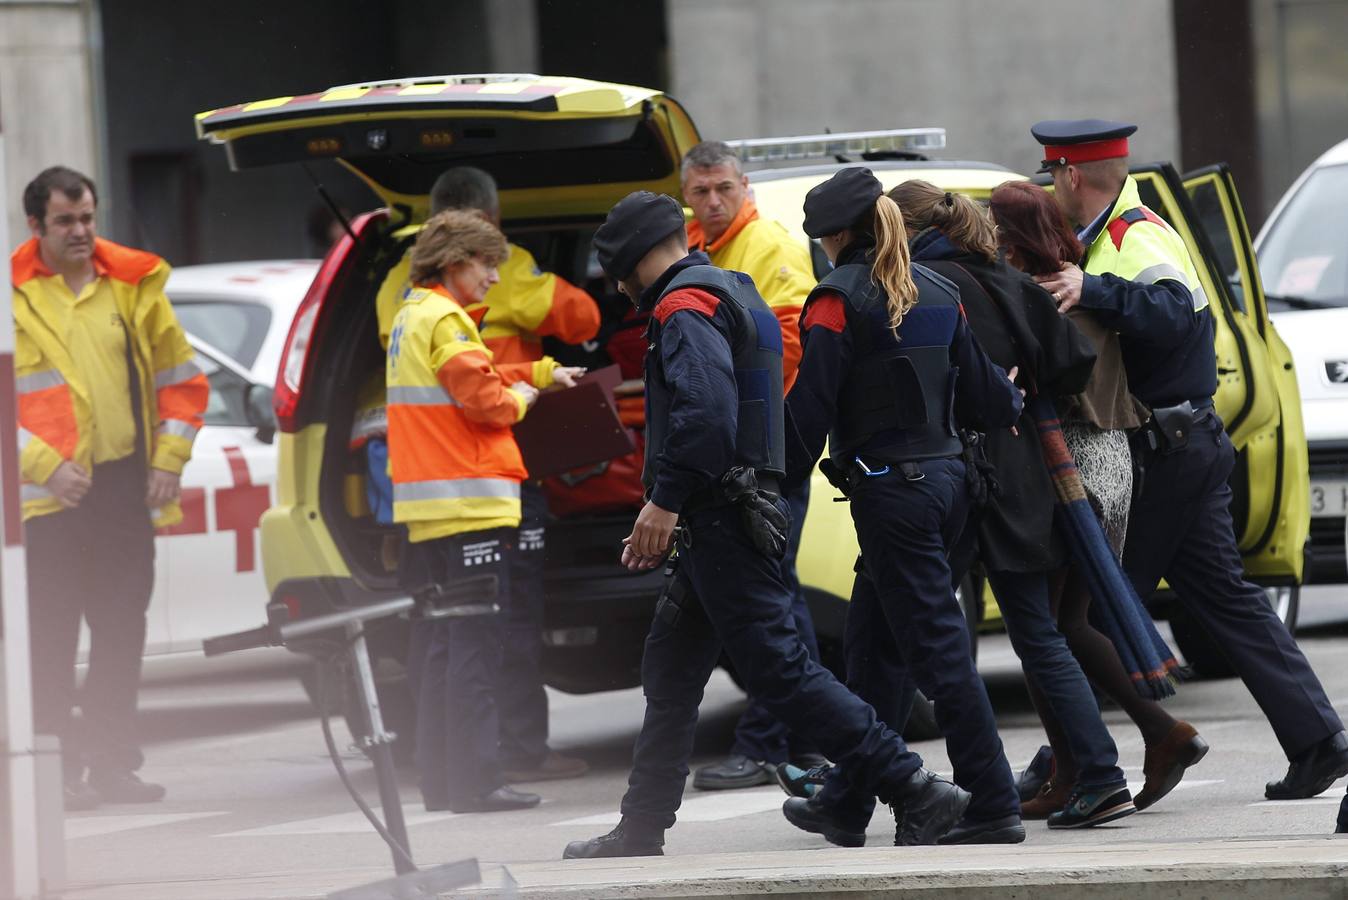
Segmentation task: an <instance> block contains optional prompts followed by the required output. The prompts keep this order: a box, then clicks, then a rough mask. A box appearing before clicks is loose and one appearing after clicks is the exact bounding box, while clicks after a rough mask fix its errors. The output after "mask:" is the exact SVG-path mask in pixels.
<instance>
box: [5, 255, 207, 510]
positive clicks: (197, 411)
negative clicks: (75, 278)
mask: <svg viewBox="0 0 1348 900" xmlns="http://www.w3.org/2000/svg"><path fill="white" fill-rule="evenodd" d="M94 268H95V271H96V272H97V273H98V277H99V278H106V279H108V281H109V285H110V287H111V289H112V292H113V296H114V297H115V298H116V303H117V312H118V314H119V315H120V316H121V318H122V321H123V322H124V323H125V324H126V326H127V340H128V341H130V346H131V356H132V359H133V360H134V361H135V366H136V375H137V376H138V379H137V380H138V382H139V387H140V400H141V402H140V409H141V416H142V421H141V423H140V424H141V428H142V433H143V434H144V435H145V436H146V441H147V446H146V452H147V453H148V454H149V460H148V462H149V465H150V466H152V467H153V468H156V469H162V470H164V471H166V472H173V473H175V474H181V472H182V470H183V466H185V465H186V464H187V461H188V460H189V459H190V458H191V456H192V442H193V440H194V439H195V438H196V435H197V431H198V430H200V428H201V426H202V418H201V416H202V413H204V412H205V410H206V401H207V399H208V398H209V396H210V385H209V384H208V383H207V381H206V376H205V375H204V374H202V372H201V369H199V368H198V367H197V365H196V362H195V359H196V352H195V351H194V350H193V349H192V345H191V344H189V343H188V342H187V337H186V336H185V335H184V334H183V330H182V328H181V327H179V325H178V319H177V317H176V316H175V315H174V314H173V307H172V306H170V305H169V301H168V298H167V297H166V296H165V295H164V283H165V282H166V281H167V280H168V274H169V267H168V264H167V263H165V262H164V261H163V260H162V259H160V258H159V257H158V256H155V255H154V254H152V253H146V252H144V251H141V250H133V249H131V248H129V247H123V246H120V245H119V244H114V243H112V242H111V241H105V240H103V239H101V238H99V239H96V240H95V242H94ZM10 274H11V278H12V280H13V285H14V288H13V306H14V340H15V347H14V366H15V377H16V390H17V393H18V406H19V445H20V456H19V466H20V472H21V474H22V478H23V483H22V485H21V488H20V491H21V496H22V498H23V516H24V518H25V519H30V518H32V517H34V516H41V515H46V514H48V513H54V512H59V511H61V510H62V509H64V507H63V506H62V505H61V502H60V501H59V500H57V499H56V497H54V496H53V495H52V494H51V492H50V491H48V490H47V489H46V488H45V487H43V485H45V484H46V483H47V479H49V478H50V477H51V476H52V473H53V472H55V471H56V469H57V467H58V466H60V465H61V463H62V462H64V461H66V460H70V461H73V462H75V463H78V464H79V465H80V466H82V467H83V468H84V469H85V470H86V471H89V472H92V471H93V447H92V443H93V442H92V437H91V435H92V429H93V410H92V405H91V404H92V391H91V389H90V386H89V385H88V384H86V383H85V382H84V376H83V374H82V372H81V371H80V367H79V366H78V365H77V364H76V363H75V360H74V359H73V358H72V357H71V354H70V350H69V348H68V347H67V345H66V340H65V335H63V334H61V333H60V329H59V328H56V327H55V326H54V325H53V324H52V319H53V317H52V315H51V313H50V309H51V304H52V303H55V302H59V301H57V300H56V299H55V298H54V297H53V296H52V295H51V291H52V288H53V280H54V279H59V278H60V277H61V276H60V275H57V274H55V273H54V272H52V271H51V270H50V269H48V268H47V267H46V265H44V264H43V262H42V258H41V255H40V254H39V252H38V245H37V239H36V238H33V239H31V240H29V241H28V242H26V243H24V244H23V245H21V246H20V247H19V248H18V249H17V250H15V251H14V254H13V255H12V256H11V257H10ZM151 515H152V518H153V520H154V524H155V526H156V527H163V526H166V525H172V524H174V523H176V522H179V521H181V519H182V511H181V509H180V508H179V506H178V503H177V502H176V501H175V502H173V503H170V504H168V505H166V506H164V507H161V508H160V509H157V510H151Z"/></svg>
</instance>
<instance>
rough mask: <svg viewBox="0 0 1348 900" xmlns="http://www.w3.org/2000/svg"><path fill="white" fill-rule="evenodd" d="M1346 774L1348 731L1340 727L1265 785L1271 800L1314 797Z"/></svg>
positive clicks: (1267, 795)
mask: <svg viewBox="0 0 1348 900" xmlns="http://www.w3.org/2000/svg"><path fill="white" fill-rule="evenodd" d="M1344 775H1348V735H1346V734H1344V733H1343V732H1342V731H1340V732H1339V733H1338V734H1331V735H1330V736H1329V737H1327V738H1325V739H1324V740H1323V741H1321V742H1320V743H1318V744H1316V745H1315V746H1314V747H1311V748H1310V749H1309V750H1307V751H1305V752H1304V753H1300V754H1298V755H1297V757H1296V759H1294V760H1292V764H1291V765H1290V766H1288V767H1287V774H1286V775H1284V776H1283V777H1282V780H1281V781H1270V782H1269V783H1268V784H1266V785H1265V786H1264V796H1265V797H1267V798H1268V799H1270V800H1302V799H1304V798H1306V797H1314V796H1315V795H1316V794H1323V793H1324V792H1325V791H1326V790H1328V789H1329V786H1330V785H1331V784H1333V783H1334V782H1335V781H1338V780H1339V779H1340V778H1342V777H1343V776H1344Z"/></svg>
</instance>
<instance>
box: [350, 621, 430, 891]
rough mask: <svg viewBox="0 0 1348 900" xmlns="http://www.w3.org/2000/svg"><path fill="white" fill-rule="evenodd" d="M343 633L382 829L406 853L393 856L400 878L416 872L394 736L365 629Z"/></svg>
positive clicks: (358, 626)
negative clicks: (377, 685)
mask: <svg viewBox="0 0 1348 900" xmlns="http://www.w3.org/2000/svg"><path fill="white" fill-rule="evenodd" d="M346 634H347V637H348V638H350V640H351V659H352V660H353V661H354V662H355V664H356V688H357V692H358V693H359V695H360V704H361V708H362V710H363V711H364V713H365V723H366V725H367V726H368V730H369V734H368V735H367V736H366V737H365V740H364V742H363V743H364V745H365V749H366V751H367V752H368V753H369V755H370V761H371V762H372V763H374V773H375V778H376V780H377V781H378V783H379V802H380V805H382V806H383V808H384V827H385V828H387V829H388V832H389V834H390V835H392V837H393V840H395V841H396V842H397V843H398V846H400V847H402V848H403V851H404V852H405V853H406V854H407V855H406V857H404V856H403V855H402V854H400V853H393V868H394V870H395V871H397V873H398V874H399V875H406V874H407V873H409V872H414V871H416V866H414V865H412V864H411V862H410V860H411V859H412V845H411V844H410V843H409V842H408V840H407V823H406V822H405V821H404V820H403V801H402V795H401V794H400V793H399V792H398V775H397V771H396V770H395V769H394V766H393V751H392V750H391V749H390V747H389V745H390V744H391V743H392V742H393V740H394V737H395V735H391V734H389V733H388V732H386V731H385V730H384V717H383V714H382V713H381V712H380V710H379V693H378V691H377V690H376V688H375V683H374V670H373V669H372V668H371V666H370V651H369V648H368V647H367V646H366V643H365V626H363V625H362V624H361V623H360V622H350V623H348V624H347V626H346ZM390 852H392V851H390Z"/></svg>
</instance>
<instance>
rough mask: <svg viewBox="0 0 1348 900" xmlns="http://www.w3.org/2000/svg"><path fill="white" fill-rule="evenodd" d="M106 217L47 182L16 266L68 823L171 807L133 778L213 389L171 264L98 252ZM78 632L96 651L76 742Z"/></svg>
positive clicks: (27, 426)
mask: <svg viewBox="0 0 1348 900" xmlns="http://www.w3.org/2000/svg"><path fill="white" fill-rule="evenodd" d="M96 205H97V193H96V189H95V187H94V184H93V182H92V181H90V180H89V179H88V178H87V177H85V176H84V175H81V174H79V173H78V172H75V171H72V170H70V169H66V168H63V167H59V166H58V167H53V168H50V169H47V170H45V171H43V172H42V173H41V174H39V175H38V176H37V178H35V179H34V180H33V181H32V182H31V183H30V184H29V185H28V187H27V188H26V189H25V190H24V194H23V206H24V212H25V213H26V214H27V216H28V226H29V229H30V230H31V231H32V235H33V236H32V238H31V239H30V240H28V241H27V242H26V243H24V244H23V245H22V246H20V247H19V248H18V249H17V250H15V251H14V254H13V256H12V257H11V258H10V266H11V277H12V281H13V307H14V331H15V356H14V360H15V370H16V371H15V375H16V378H17V383H16V389H17V393H18V406H19V444H20V469H21V476H22V485H21V488H20V490H21V495H22V498H23V516H24V524H25V530H26V543H27V550H28V584H29V597H30V603H29V610H30V612H29V616H30V620H31V626H30V627H31V633H32V657H33V703H34V706H33V712H34V721H35V725H36V728H37V730H38V731H39V732H46V733H54V734H57V735H59V736H60V738H61V741H62V750H63V759H64V764H65V802H66V807H67V809H88V808H90V807H92V806H95V805H97V804H98V803H99V801H100V800H102V801H107V802H120V803H141V802H153V801H156V800H159V799H160V798H162V797H163V796H164V788H163V787H161V786H160V785H155V784H147V783H145V782H143V781H141V780H140V779H139V778H138V777H137V776H136V774H135V773H136V770H137V769H139V768H140V765H141V763H142V762H143V757H142V756H141V753H140V749H139V748H138V746H137V741H136V727H135V716H136V690H137V686H138V684H139V681H140V659H141V654H142V652H143V651H144V649H145V612H146V607H147V606H148V605H149V602H150V593H151V591H152V589H153V586H154V528H155V526H156V525H171V524H173V523H174V522H176V521H178V520H179V519H180V518H181V512H180V510H179V508H178V482H179V476H180V474H181V473H182V470H183V466H184V465H186V463H187V460H188V459H189V458H190V457H191V455H192V441H193V439H194V438H195V437H196V434H197V430H198V429H199V428H201V424H202V420H201V416H202V413H203V412H204V411H205V409H206V400H207V397H208V394H209V390H210V389H209V386H208V385H207V382H206V377H205V376H204V375H203V374H202V373H201V370H200V369H198V368H197V366H196V363H195V362H194V358H195V356H196V354H195V353H194V352H193V350H192V347H191V345H189V344H188V343H187V339H186V337H185V336H184V335H183V331H182V329H181V328H180V327H179V326H178V321H177V319H176V318H175V316H174V314H173V309H172V307H171V306H170V305H169V302H168V298H167V297H165V296H164V282H165V281H166V280H167V279H168V273H169V267H168V265H167V264H166V263H165V262H164V261H163V260H162V259H160V258H159V257H157V256H155V255H154V254H151V253H145V252H143V251H140V250H132V249H130V248H128V247H122V246H119V245H117V244H114V243H112V242H111V241H105V240H102V239H101V238H98V237H97V236H96V235H95V224H94V221H95V209H96ZM81 619H83V620H84V621H85V622H86V623H87V624H88V626H89V632H90V637H91V647H90V664H89V671H88V674H87V676H86V678H85V683H84V689H83V691H82V693H81V699H80V707H81V709H82V710H83V717H82V719H81V724H80V727H79V729H78V731H76V729H75V726H74V722H73V719H72V716H71V707H72V704H73V702H74V696H75V651H76V646H77V643H78V640H79V633H80V620H81ZM86 767H87V769H88V780H87V781H86V780H85V778H84V770H85V769H86Z"/></svg>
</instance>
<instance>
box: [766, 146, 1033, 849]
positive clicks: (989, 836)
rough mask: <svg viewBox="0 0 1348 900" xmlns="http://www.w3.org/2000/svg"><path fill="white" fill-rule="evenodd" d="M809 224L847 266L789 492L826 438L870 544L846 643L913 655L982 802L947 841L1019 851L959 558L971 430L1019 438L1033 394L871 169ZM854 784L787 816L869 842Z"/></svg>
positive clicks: (831, 279)
mask: <svg viewBox="0 0 1348 900" xmlns="http://www.w3.org/2000/svg"><path fill="white" fill-rule="evenodd" d="M804 227H805V233H806V234H808V235H809V236H810V237H812V238H818V239H819V242H820V245H821V246H822V248H823V249H824V252H825V253H826V254H828V257H829V259H830V260H831V261H833V263H834V265H835V266H836V268H834V270H833V272H831V273H830V274H829V275H828V277H826V278H825V279H824V280H823V281H822V282H820V284H819V285H818V286H817V287H816V288H815V289H814V291H813V292H812V293H811V294H810V296H809V298H808V299H807V300H806V303H805V311H804V313H803V315H802V319H801V321H802V323H803V333H804V354H803V356H802V359H801V365H800V370H799V374H798V375H797V379H796V385H795V387H794V389H793V390H792V391H791V396H790V398H789V399H788V401H787V406H788V415H787V419H788V434H789V435H790V437H791V439H790V441H789V442H788V452H787V484H788V487H789V486H790V485H793V484H796V483H798V482H800V481H803V480H804V479H805V478H807V477H808V476H809V474H810V472H811V470H812V469H813V468H814V463H815V461H816V460H817V459H818V458H819V455H820V453H821V452H822V451H823V449H824V441H825V438H826V437H827V439H828V447H829V453H830V458H829V459H828V460H826V462H825V466H824V470H825V473H826V474H828V475H829V477H830V480H832V481H833V482H834V483H835V484H836V485H838V486H839V487H841V488H842V489H843V491H844V492H845V493H846V494H847V496H848V498H849V499H850V501H851V511H852V520H853V522H854V523H855V524H856V530H857V539H858V542H859V543H860V545H861V569H862V572H861V575H862V577H861V578H859V579H858V582H857V584H858V588H859V589H860V591H861V596H858V597H857V598H856V599H857V600H864V601H866V608H867V609H868V610H870V611H871V612H870V622H869V623H867V626H866V627H864V628H859V627H857V623H855V622H853V621H850V620H851V619H852V617H853V616H854V615H855V614H856V613H857V612H858V611H859V610H860V609H861V607H860V606H859V607H858V608H857V609H856V610H851V611H849V613H848V616H849V622H848V629H847V631H848V635H849V636H851V637H852V638H853V640H855V639H856V638H858V637H862V636H864V635H866V634H869V633H872V632H884V631H888V632H890V633H891V634H892V636H893V644H892V645H891V647H890V649H891V650H892V653H885V652H882V653H880V654H878V655H879V656H880V657H882V658H883V657H887V656H895V655H896V656H897V658H899V659H901V660H902V661H903V663H904V664H906V668H907V672H908V676H907V677H908V679H909V680H911V681H912V682H914V683H916V685H917V686H918V687H919V688H920V689H921V690H922V691H923V693H924V694H926V696H928V697H930V698H931V699H932V700H933V701H934V703H935V706H936V718H937V723H938V724H939V726H940V728H941V733H942V734H943V735H944V736H945V738H946V741H947V746H948V748H949V753H950V758H951V761H952V763H953V764H954V769H955V781H956V783H957V784H958V785H959V786H960V787H962V788H964V789H966V790H968V791H970V793H971V794H972V800H971V802H970V805H969V808H968V811H967V812H966V813H965V816H964V818H963V819H962V821H961V822H960V824H959V825H958V826H956V828H955V829H952V831H951V832H949V833H948V834H946V835H945V836H944V837H942V838H941V839H940V843H1019V842H1020V841H1023V840H1024V839H1025V829H1024V826H1023V825H1022V824H1021V819H1020V799H1019V796H1018V794H1017V791H1016V789H1015V786H1014V783H1013V778H1012V775H1011V768H1010V766H1009V765H1008V764H1007V761H1006V755H1005V754H1004V753H1003V751H1002V742H1001V738H1000V737H999V736H998V734H997V724H996V720H995V718H994V716H993V712H992V706H991V704H990V703H989V701H988V696H987V690H986V689H985V688H984V686H983V681H982V679H981V678H979V676H978V672H977V670H976V669H975V668H974V662H973V656H972V654H971V652H970V647H969V632H968V627H967V624H966V621H965V618H964V613H963V611H962V610H961V609H960V606H959V602H958V601H957V600H956V599H955V592H954V588H953V587H952V584H951V573H950V565H949V562H948V560H947V556H948V554H949V552H950V548H951V547H952V545H953V544H954V542H955V541H956V539H957V538H958V537H959V535H960V533H961V532H962V531H963V529H964V524H965V520H966V518H967V513H968V509H969V498H970V492H969V483H968V481H967V480H966V476H967V474H968V473H967V472H966V469H965V465H964V461H963V458H962V454H963V450H964V447H963V443H962V441H961V438H960V434H959V430H958V427H957V422H958V423H959V424H965V425H968V426H971V427H980V428H983V429H990V428H1010V427H1011V426H1012V425H1014V424H1015V422H1016V420H1017V418H1018V417H1019V415H1020V411H1021V405H1022V394H1021V392H1020V391H1019V390H1018V389H1017V388H1016V386H1015V385H1014V384H1013V383H1012V381H1011V380H1010V378H1008V376H1007V373H1006V372H1004V371H1003V370H1002V369H1001V368H1000V367H998V366H997V365H995V364H994V363H992V362H991V361H990V360H989V359H988V358H987V356H986V355H984V353H983V351H982V350H981V349H980V348H979V346H978V343H977V341H975V339H974V337H973V334H972V332H970V330H969V327H968V323H967V322H966V321H965V318H964V311H963V308H962V307H961V305H960V297H959V290H958V289H957V288H956V287H955V286H954V285H953V284H951V283H950V282H949V281H947V280H946V279H945V278H942V277H941V276H940V275H937V274H936V273H934V272H932V271H931V270H929V269H926V268H923V267H921V266H916V265H912V263H911V262H910V260H909V255H908V239H907V234H906V233H905V228H904V222H903V215H902V213H901V212H900V210H899V207H898V205H897V204H896V203H895V202H894V201H893V200H892V199H890V198H889V197H887V196H884V191H883V188H882V187H881V184H880V181H879V180H878V179H877V178H876V177H875V176H874V175H873V174H872V173H871V171H870V170H869V169H865V168H859V167H858V168H847V169H842V170H840V171H838V172H837V173H836V174H835V175H834V176H833V177H832V178H830V179H829V180H828V181H826V182H824V183H823V184H821V185H818V186H817V187H815V188H814V189H813V190H811V191H810V192H809V194H807V195H806V197H805V225H804ZM1013 375H1014V372H1013ZM975 474H976V473H975ZM872 649H874V648H872ZM847 651H848V657H849V663H850V661H851V659H853V658H854V653H853V648H851V647H848V648H847ZM863 665H868V664H863ZM848 681H849V684H852V685H853V686H855V687H856V688H857V689H858V690H859V691H861V692H862V698H863V699H867V700H870V699H872V696H870V690H871V688H872V687H874V686H875V685H874V683H873V681H872V679H870V677H869V673H868V672H866V671H859V672H858V671H854V670H853V666H852V665H850V664H849V669H848ZM878 687H880V689H881V691H882V693H881V695H880V696H876V697H874V700H875V702H876V704H877V708H880V709H883V708H885V706H884V705H882V704H885V703H886V702H887V701H888V702H889V704H890V705H891V708H892V699H891V698H890V691H891V690H892V686H889V685H879V686H878ZM892 724H894V725H901V724H902V723H901V722H899V721H895V722H893V723H892ZM852 775H853V773H852V772H851V770H850V767H849V765H848V763H846V762H845V761H842V762H840V764H839V765H838V766H837V767H835V770H834V772H833V773H831V775H830V779H829V782H828V783H827V784H826V785H825V788H824V790H823V791H822V793H821V795H820V797H819V799H818V800H817V801H816V800H813V799H811V800H806V799H802V798H792V799H791V800H788V801H787V803H786V805H785V806H784V807H783V814H784V815H785V816H786V817H787V819H788V820H789V821H791V822H792V824H794V825H796V826H797V827H800V828H803V829H805V830H807V831H812V832H816V833H819V834H823V835H824V836H825V837H827V838H828V839H829V840H831V841H833V842H834V843H841V844H844V845H858V844H860V843H862V842H864V840H865V827H866V821H867V820H868V819H869V818H870V802H869V800H870V798H869V797H866V796H864V795H863V794H861V792H859V791H857V790H856V785H855V784H854V781H855V779H853V778H852ZM844 776H845V777H844ZM838 794H843V795H845V796H838Z"/></svg>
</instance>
